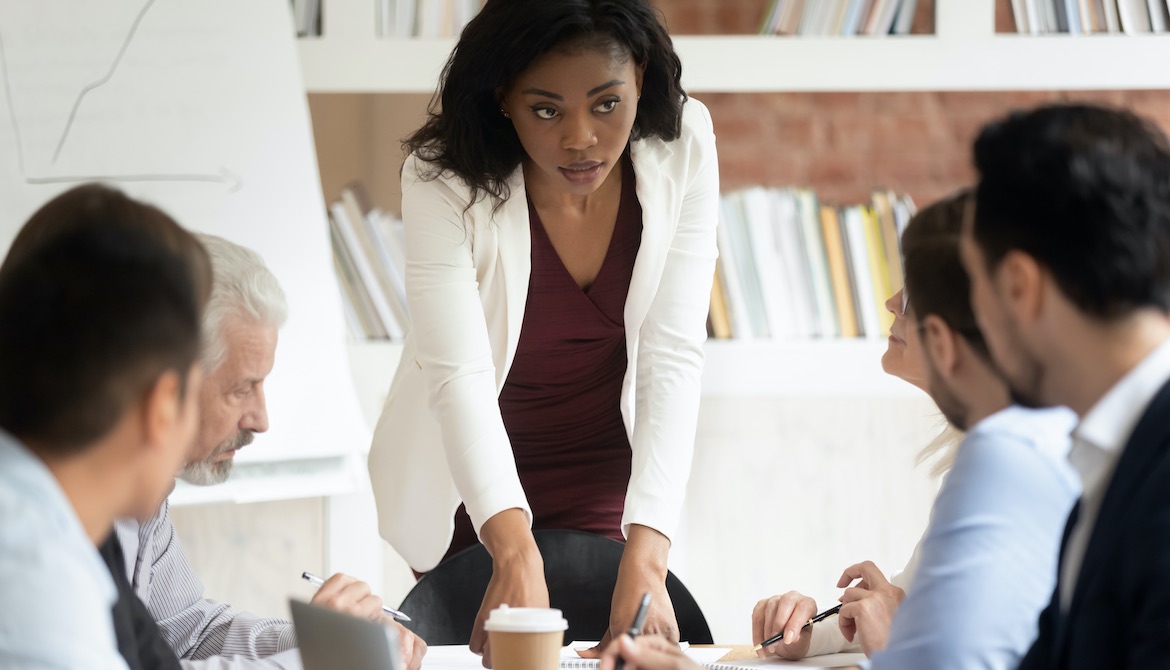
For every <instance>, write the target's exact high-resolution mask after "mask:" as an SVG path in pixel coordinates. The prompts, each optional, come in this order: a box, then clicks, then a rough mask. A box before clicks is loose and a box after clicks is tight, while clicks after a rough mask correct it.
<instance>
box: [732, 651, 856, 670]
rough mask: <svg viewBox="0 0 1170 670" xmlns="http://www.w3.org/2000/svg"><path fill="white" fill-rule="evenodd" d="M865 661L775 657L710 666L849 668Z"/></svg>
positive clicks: (830, 656)
mask: <svg viewBox="0 0 1170 670" xmlns="http://www.w3.org/2000/svg"><path fill="white" fill-rule="evenodd" d="M863 661H865V654H825V655H824V656H812V657H809V658H805V659H801V660H799V661H785V660H782V659H779V658H776V657H775V656H773V657H770V658H749V659H744V660H742V661H726V662H724V663H714V664H711V665H712V667H714V668H717V669H718V670H737V669H739V668H744V669H745V670H748V669H757V668H849V667H853V666H855V665H858V664H860V663H862V662H863Z"/></svg>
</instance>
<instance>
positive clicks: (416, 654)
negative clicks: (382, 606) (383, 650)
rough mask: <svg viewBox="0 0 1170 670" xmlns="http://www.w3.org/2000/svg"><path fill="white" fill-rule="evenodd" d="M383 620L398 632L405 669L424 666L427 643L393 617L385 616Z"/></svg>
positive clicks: (417, 668) (388, 626)
mask: <svg viewBox="0 0 1170 670" xmlns="http://www.w3.org/2000/svg"><path fill="white" fill-rule="evenodd" d="M382 621H383V623H384V625H385V626H386V627H387V628H391V629H393V630H394V632H395V633H397V634H398V648H399V651H400V652H401V654H402V667H403V668H405V670H419V669H420V668H421V667H422V660H423V657H424V656H426V655H427V643H426V642H423V640H422V638H421V637H419V636H417V635H415V634H414V633H413V632H411V631H410V630H409V629H407V628H406V627H404V626H403V625H402V624H400V623H398V622H397V621H395V620H394V619H392V618H391V617H388V616H387V617H384V618H383V620H382Z"/></svg>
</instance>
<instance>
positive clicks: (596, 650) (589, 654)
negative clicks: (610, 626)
mask: <svg viewBox="0 0 1170 670" xmlns="http://www.w3.org/2000/svg"><path fill="white" fill-rule="evenodd" d="M612 642H613V636H612V635H610V633H609V631H608V630H607V631H605V635H602V636H601V641H600V642H598V643H597V646H596V647H593V648H592V649H582V650H581V651H579V652H577V653H578V654H579V655H580V656H581V658H602V657H603V656H604V654H605V652H607V651H610V648H611V647H612V648H613V652H614V653H615V654H616V653H617V649H618V647H617V645H615V644H612Z"/></svg>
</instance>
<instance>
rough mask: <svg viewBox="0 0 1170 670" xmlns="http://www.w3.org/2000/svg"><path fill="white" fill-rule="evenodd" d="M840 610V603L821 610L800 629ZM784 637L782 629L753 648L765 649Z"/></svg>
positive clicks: (754, 649)
mask: <svg viewBox="0 0 1170 670" xmlns="http://www.w3.org/2000/svg"><path fill="white" fill-rule="evenodd" d="M840 611H841V606H840V605H837V606H836V607H832V608H829V609H827V610H825V611H824V612H821V613H820V614H818V615H816V616H815V617H813V618H811V619H809V620H808V621H806V622H805V624H804V625H803V626H801V627H800V629H801V630H804V629H805V628H808V627H809V626H811V625H813V624H814V623H820V622H821V621H824V620H825V619H828V618H829V617H831V616H833V615H834V614H836V613H837V612H840ZM783 639H784V631H780V632H779V633H776V634H775V635H773V636H772V637H770V638H768V639H767V640H764V641H763V642H761V643H759V644H757V645H756V646H755V647H753V648H752V651H759V650H761V649H763V648H764V647H770V646H772V645H774V644H776V643H777V642H779V641H780V640H783Z"/></svg>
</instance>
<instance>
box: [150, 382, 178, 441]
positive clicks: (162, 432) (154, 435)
mask: <svg viewBox="0 0 1170 670" xmlns="http://www.w3.org/2000/svg"><path fill="white" fill-rule="evenodd" d="M181 391H182V380H181V379H180V378H179V373H178V372H177V371H175V370H167V371H166V372H163V373H162V374H161V375H159V376H158V378H157V379H155V380H154V383H153V384H151V385H150V387H149V388H147V389H146V392H145V393H144V394H143V396H142V437H143V443H144V445H145V446H147V447H148V448H150V449H157V448H159V447H162V446H165V445H166V444H167V440H168V439H170V436H171V435H172V434H173V433H174V430H175V424H176V423H178V421H179V419H180V414H181V412H182V405H183V403H182V398H181V395H182V393H181Z"/></svg>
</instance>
